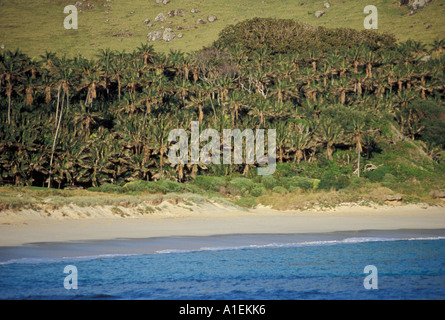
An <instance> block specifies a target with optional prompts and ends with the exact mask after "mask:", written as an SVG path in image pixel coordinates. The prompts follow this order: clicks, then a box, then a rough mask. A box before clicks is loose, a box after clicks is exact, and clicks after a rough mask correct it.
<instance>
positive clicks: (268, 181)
mask: <svg viewBox="0 0 445 320" xmlns="http://www.w3.org/2000/svg"><path fill="white" fill-rule="evenodd" d="M277 183H278V182H277V179H275V178H274V177H273V176H271V175H269V176H263V177H262V178H261V184H262V185H263V186H264V187H265V188H266V189H273V188H274V187H275V186H276V185H277Z"/></svg>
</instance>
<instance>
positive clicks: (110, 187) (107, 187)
mask: <svg viewBox="0 0 445 320" xmlns="http://www.w3.org/2000/svg"><path fill="white" fill-rule="evenodd" d="M88 190H89V191H96V192H108V193H112V192H116V193H121V192H123V191H124V190H123V188H122V187H121V186H118V185H115V184H111V183H104V184H102V185H101V186H99V187H91V188H88Z"/></svg>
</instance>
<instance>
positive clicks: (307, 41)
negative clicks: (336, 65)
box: [214, 18, 396, 55]
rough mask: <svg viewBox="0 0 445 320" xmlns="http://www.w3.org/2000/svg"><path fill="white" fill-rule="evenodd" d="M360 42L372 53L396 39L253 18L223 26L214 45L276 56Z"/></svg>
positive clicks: (391, 43)
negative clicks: (265, 52)
mask: <svg viewBox="0 0 445 320" xmlns="http://www.w3.org/2000/svg"><path fill="white" fill-rule="evenodd" d="M277 30H279V31H280V32H277ZM260 39H261V40H260ZM362 43H363V44H366V45H368V46H369V47H370V48H371V49H372V50H378V49H380V48H382V47H385V48H391V47H394V46H395V43H396V39H395V37H394V36H392V35H389V34H382V33H378V32H375V31H374V30H360V31H358V30H354V29H350V28H335V29H333V28H332V29H331V28H326V27H323V26H318V27H316V26H310V25H307V24H304V23H300V22H297V21H295V20H292V19H276V18H253V19H248V20H244V21H241V22H238V23H237V24H236V25H228V26H226V27H225V28H224V29H223V30H222V31H221V32H220V34H219V38H218V40H216V42H215V44H214V46H215V47H218V48H233V47H236V46H240V47H241V48H242V49H244V50H245V51H246V52H247V53H248V54H252V52H255V50H257V49H266V50H268V51H269V53H270V54H272V55H275V54H286V53H296V52H298V53H306V52H308V51H309V50H315V51H320V52H327V51H330V50H334V49H335V50H339V49H341V48H351V47H354V46H357V45H360V44H362Z"/></svg>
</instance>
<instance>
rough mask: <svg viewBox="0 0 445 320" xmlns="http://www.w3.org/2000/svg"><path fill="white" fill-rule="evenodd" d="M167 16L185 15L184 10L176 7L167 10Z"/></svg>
mask: <svg viewBox="0 0 445 320" xmlns="http://www.w3.org/2000/svg"><path fill="white" fill-rule="evenodd" d="M168 16H169V17H172V18H173V17H183V16H185V12H184V10H178V9H176V10H170V11H169V12H168Z"/></svg>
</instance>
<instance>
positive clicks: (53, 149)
mask: <svg viewBox="0 0 445 320" xmlns="http://www.w3.org/2000/svg"><path fill="white" fill-rule="evenodd" d="M65 95H66V94H65ZM63 102H64V97H62V106H61V107H60V116H59V121H58V123H57V129H56V133H55V135H54V140H53V146H52V150H51V160H50V162H49V177H48V189H49V188H51V173H52V167H53V160H54V151H55V149H56V141H57V136H58V135H59V129H60V124H61V123H62V115H63ZM67 103H68V97H67ZM59 187H60V185H59Z"/></svg>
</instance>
